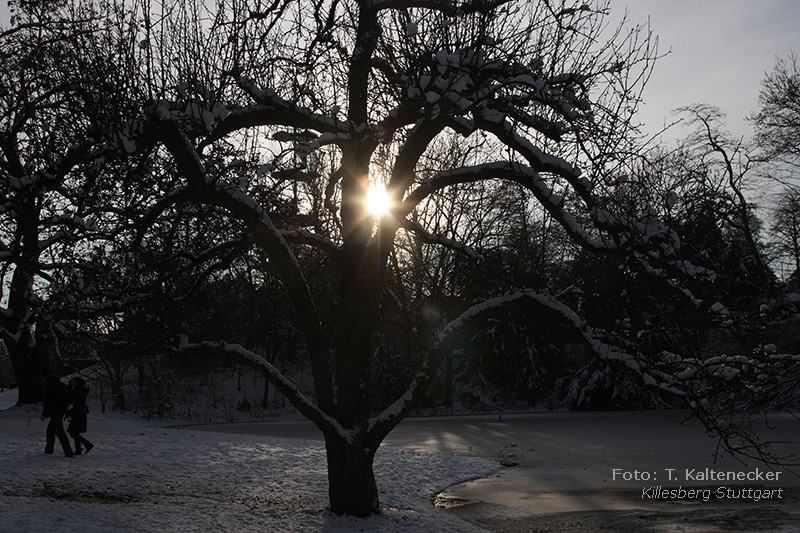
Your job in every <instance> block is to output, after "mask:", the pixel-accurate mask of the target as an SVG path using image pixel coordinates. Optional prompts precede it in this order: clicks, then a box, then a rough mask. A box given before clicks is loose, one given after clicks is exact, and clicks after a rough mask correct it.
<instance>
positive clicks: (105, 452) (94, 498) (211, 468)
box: [0, 391, 497, 533]
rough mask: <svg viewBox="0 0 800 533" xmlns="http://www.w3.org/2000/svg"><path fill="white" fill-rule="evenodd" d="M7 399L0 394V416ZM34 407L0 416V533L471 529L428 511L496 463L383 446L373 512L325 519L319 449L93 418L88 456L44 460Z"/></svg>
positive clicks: (12, 396) (41, 426)
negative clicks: (377, 511) (435, 500)
mask: <svg viewBox="0 0 800 533" xmlns="http://www.w3.org/2000/svg"><path fill="white" fill-rule="evenodd" d="M15 401H16V391H12V392H11V393H2V394H0V408H7V407H8V406H9V404H13V403H14V402H15ZM40 409H41V407H40V406H25V407H12V408H10V409H7V410H3V411H0V433H2V435H3V438H2V439H1V440H0V479H2V480H3V482H2V491H0V531H2V532H7V531H9V532H10V531H14V532H27V531H30V532H38V531H59V532H62V533H69V532H93V531H116V532H142V531H147V532H151V531H152V532H160V531H165V532H166V531H169V532H173V531H185V532H188V531H223V530H224V531H241V532H247V531H259V532H261V531H293V532H305V531H326V532H345V531H347V532H349V531H375V532H401V531H403V532H406V531H442V532H447V531H452V532H461V531H464V532H469V531H481V530H480V529H477V528H476V527H474V526H472V525H471V524H469V523H468V522H465V521H463V520H461V519H459V518H457V517H455V516H453V515H451V514H447V513H445V512H444V511H441V510H438V509H436V508H434V507H433V505H432V503H431V502H432V497H433V495H434V494H436V493H437V492H439V491H441V490H443V489H445V488H447V487H448V486H450V485H453V484H455V483H458V482H461V481H466V480H469V479H474V478H476V477H480V476H485V475H489V474H491V473H493V472H495V471H496V470H497V467H496V464H492V463H490V462H489V461H486V460H483V459H475V458H467V457H457V456H451V455H445V454H442V453H431V452H424V451H417V450H411V449H403V448H397V447H390V446H383V447H381V449H380V450H379V451H378V453H377V455H376V458H375V472H376V479H377V482H378V487H379V490H380V496H381V503H382V506H383V514H382V515H379V516H374V517H370V518H367V519H359V518H353V517H340V516H337V515H335V514H333V513H330V512H329V511H327V510H326V506H327V504H328V496H327V465H326V459H325V448H324V444H323V443H322V442H321V441H310V440H298V439H289V438H281V437H270V436H263V435H244V434H228V433H213V432H204V431H193V430H191V429H177V428H171V427H163V426H159V425H158V424H155V423H149V422H145V421H142V420H138V419H134V418H126V417H122V416H120V415H116V416H111V415H101V414H97V412H96V410H95V409H94V408H92V412H90V415H89V432H88V433H87V434H86V435H85V436H86V437H87V438H88V439H89V440H91V441H92V442H94V443H95V448H94V449H93V450H92V452H91V453H89V454H86V455H83V456H79V457H76V458H74V459H67V458H64V457H62V456H61V455H60V453H59V445H58V444H56V453H55V454H54V455H52V456H50V455H45V454H44V453H43V450H42V448H43V447H44V438H45V422H41V421H40V419H39V412H40Z"/></svg>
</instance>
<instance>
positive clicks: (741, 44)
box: [0, 0, 800, 138]
mask: <svg viewBox="0 0 800 533" xmlns="http://www.w3.org/2000/svg"><path fill="white" fill-rule="evenodd" d="M626 9H627V10H628V11H629V13H630V19H631V20H632V21H634V22H642V23H646V22H648V20H649V22H650V27H651V29H652V30H653V32H654V33H655V34H656V35H658V36H659V51H660V52H661V53H664V52H668V51H669V54H668V55H667V56H666V57H664V58H662V59H661V60H659V61H658V62H657V64H656V68H655V71H654V73H653V76H652V78H651V79H650V82H649V84H648V86H647V88H646V89H645V95H644V97H645V102H646V105H645V106H644V107H643V108H642V112H641V116H640V121H641V122H644V123H645V125H646V130H647V131H649V132H651V133H652V132H656V131H658V130H659V129H660V126H661V125H662V124H664V123H665V121H666V122H670V121H671V120H672V119H673V118H674V115H671V112H672V110H674V109H676V108H678V107H681V106H686V105H690V104H693V103H709V104H712V105H715V106H717V107H719V108H720V109H721V110H722V112H723V113H725V114H726V116H727V118H728V128H729V130H730V131H731V132H732V133H734V134H735V135H736V136H744V137H748V136H749V135H750V134H751V133H752V128H751V127H750V125H749V123H748V122H747V121H746V120H745V119H746V117H747V116H748V115H750V114H752V113H754V112H756V111H757V109H758V93H759V89H760V87H761V81H762V80H763V79H764V75H765V73H767V72H769V71H771V70H772V67H773V66H774V65H775V59H776V57H777V56H786V55H787V54H788V53H789V52H790V51H792V50H793V51H795V52H796V53H798V54H800V31H798V30H797V21H798V20H800V1H798V0H760V1H759V2H755V1H753V0H627V1H625V0H612V13H611V20H619V19H620V18H621V17H622V15H623V14H624V12H625V10H626ZM0 24H1V25H3V26H4V27H6V26H7V25H8V6H7V2H6V1H5V0H2V1H0ZM681 136H683V134H681V132H680V130H678V131H676V132H674V133H672V134H670V135H668V136H667V138H677V137H681Z"/></svg>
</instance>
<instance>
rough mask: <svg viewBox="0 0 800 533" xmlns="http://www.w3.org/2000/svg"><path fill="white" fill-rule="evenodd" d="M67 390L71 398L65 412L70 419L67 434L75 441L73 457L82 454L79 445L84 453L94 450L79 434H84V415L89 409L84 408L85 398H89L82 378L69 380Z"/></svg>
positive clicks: (92, 445)
mask: <svg viewBox="0 0 800 533" xmlns="http://www.w3.org/2000/svg"><path fill="white" fill-rule="evenodd" d="M69 390H70V395H71V398H72V407H71V408H70V409H68V410H67V416H69V417H70V419H69V425H68V426H67V433H69V434H70V435H72V440H74V441H75V455H80V454H81V453H82V450H81V445H83V447H85V448H86V453H89V450H91V449H92V448H94V444H92V443H91V442H89V441H88V440H86V438H84V437H83V436H82V435H81V433H86V425H87V424H86V414H87V413H88V412H89V408H88V407H86V397H87V396H89V388H88V387H87V386H86V382H85V381H84V380H83V378H79V377H74V378H72V379H71V380H69Z"/></svg>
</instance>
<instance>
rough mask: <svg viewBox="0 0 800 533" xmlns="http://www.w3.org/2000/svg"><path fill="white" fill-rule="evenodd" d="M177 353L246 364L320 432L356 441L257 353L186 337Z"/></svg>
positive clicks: (226, 344)
mask: <svg viewBox="0 0 800 533" xmlns="http://www.w3.org/2000/svg"><path fill="white" fill-rule="evenodd" d="M176 351H177V352H189V351H214V352H219V353H223V354H225V355H228V356H234V357H235V358H237V359H239V360H241V361H244V362H245V363H247V364H250V365H253V366H255V367H256V368H258V369H259V370H260V371H261V372H262V373H263V374H264V375H265V376H266V377H267V378H269V380H270V382H272V383H273V384H274V385H275V387H276V388H277V389H278V390H280V391H281V393H282V394H283V395H284V396H286V398H288V399H289V401H290V402H291V403H292V405H294V406H295V407H296V408H297V410H298V411H300V412H301V413H302V414H303V416H305V417H306V418H308V419H309V420H311V421H312V422H314V424H316V425H317V427H319V428H320V430H322V431H323V432H325V431H326V430H334V431H335V432H336V433H337V434H338V435H339V436H341V437H342V439H343V440H345V441H346V442H350V443H352V442H354V439H355V437H354V435H353V432H352V431H351V430H347V429H345V428H344V427H342V425H341V424H339V422H338V421H337V420H336V419H335V418H333V417H332V416H330V415H328V414H326V413H325V412H324V411H322V409H320V408H319V407H317V406H316V405H315V404H314V403H313V402H312V401H311V400H309V399H308V398H306V396H305V395H304V394H303V393H302V392H301V391H300V389H299V388H298V387H297V385H295V384H294V383H293V382H292V381H290V380H289V379H288V378H286V376H284V375H283V374H282V373H281V372H280V370H278V369H277V368H276V367H275V366H274V365H272V364H271V363H270V362H269V361H267V360H266V359H264V358H263V357H261V356H260V355H258V354H257V353H255V352H252V351H250V350H248V349H246V348H244V347H243V346H241V345H240V344H230V343H225V342H209V341H204V342H199V343H191V342H189V339H188V337H186V336H185V335H181V337H180V339H179V344H178V347H177V350H176Z"/></svg>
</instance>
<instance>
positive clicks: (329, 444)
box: [325, 434, 381, 517]
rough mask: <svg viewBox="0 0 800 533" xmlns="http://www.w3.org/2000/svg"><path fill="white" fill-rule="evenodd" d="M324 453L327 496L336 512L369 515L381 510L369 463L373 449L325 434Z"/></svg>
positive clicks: (371, 459)
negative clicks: (326, 467) (325, 457)
mask: <svg viewBox="0 0 800 533" xmlns="http://www.w3.org/2000/svg"><path fill="white" fill-rule="evenodd" d="M325 448H326V450H327V455H328V497H329V499H330V505H331V511H333V512H334V513H336V514H340V515H341V514H347V515H353V516H361V517H365V516H370V515H374V514H379V513H380V512H381V508H380V503H379V501H378V486H377V485H376V483H375V474H374V472H373V470H372V462H373V459H374V458H375V451H376V449H377V445H376V446H374V448H375V449H372V448H371V447H368V446H366V445H365V444H364V439H356V442H355V443H349V442H346V441H345V439H343V438H342V436H341V435H338V434H332V435H328V434H326V435H325Z"/></svg>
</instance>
